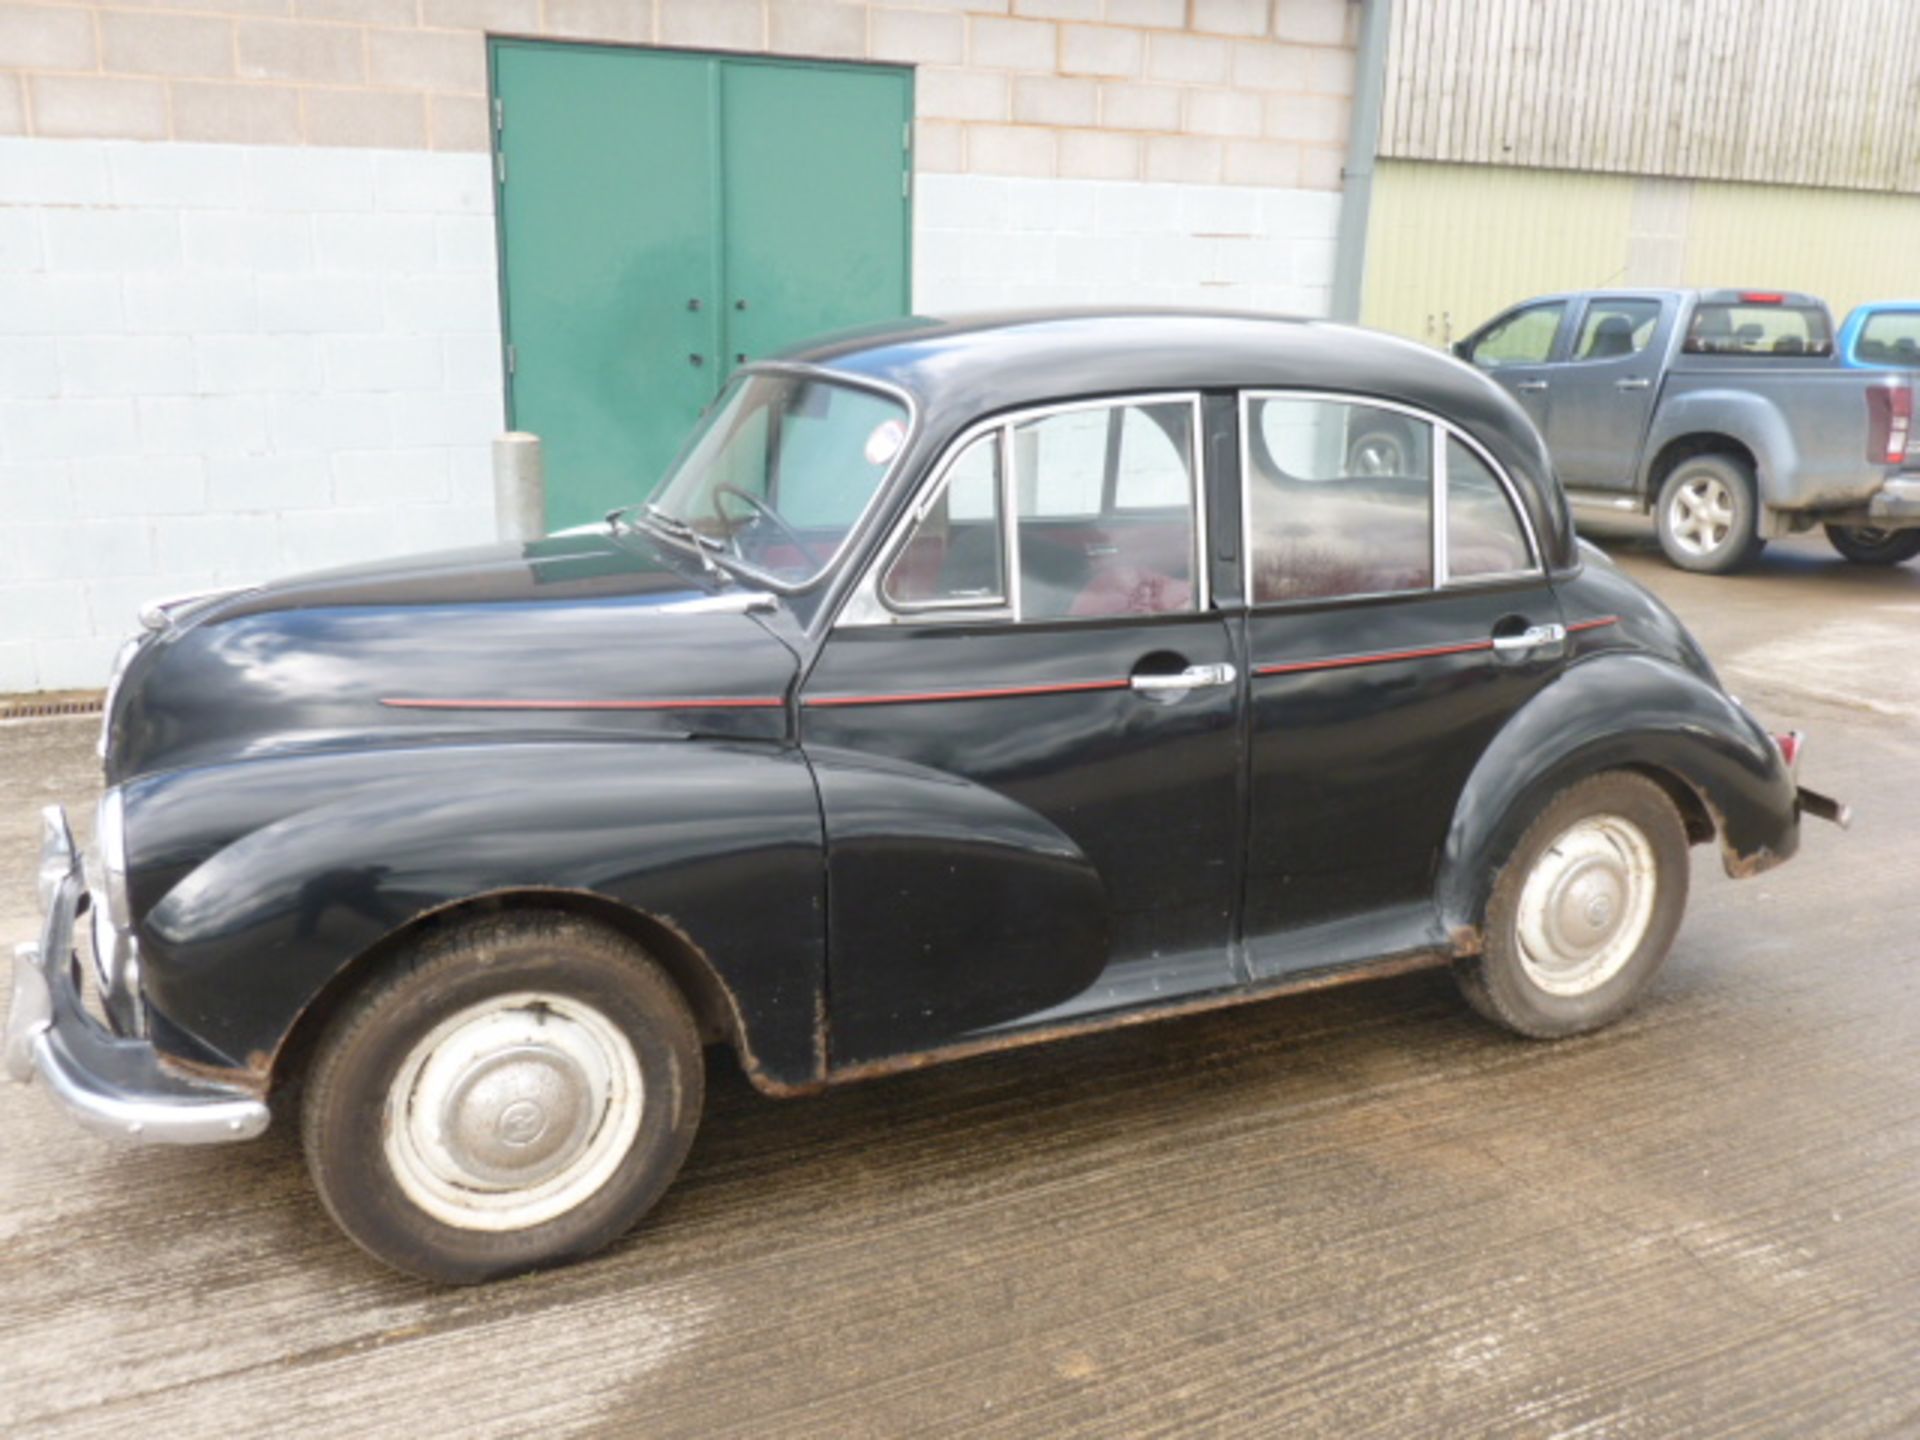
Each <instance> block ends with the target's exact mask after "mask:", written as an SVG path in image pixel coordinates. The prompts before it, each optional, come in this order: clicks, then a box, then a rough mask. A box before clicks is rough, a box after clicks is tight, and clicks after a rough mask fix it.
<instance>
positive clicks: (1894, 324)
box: [1853, 310, 1920, 369]
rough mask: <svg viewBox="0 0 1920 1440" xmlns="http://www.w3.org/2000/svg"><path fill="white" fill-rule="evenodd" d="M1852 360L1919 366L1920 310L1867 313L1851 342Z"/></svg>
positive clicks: (1877, 363)
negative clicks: (1852, 344)
mask: <svg viewBox="0 0 1920 1440" xmlns="http://www.w3.org/2000/svg"><path fill="white" fill-rule="evenodd" d="M1853 353H1854V356H1855V358H1856V359H1860V360H1865V361H1866V362H1867V363H1869V364H1871V365H1903V366H1906V367H1908V368H1910V369H1920V310H1882V311H1880V312H1879V313H1878V314H1876V315H1869V316H1868V317H1867V323H1866V324H1865V325H1862V326H1861V327H1860V338H1859V339H1858V340H1857V341H1855V342H1854V346H1853Z"/></svg>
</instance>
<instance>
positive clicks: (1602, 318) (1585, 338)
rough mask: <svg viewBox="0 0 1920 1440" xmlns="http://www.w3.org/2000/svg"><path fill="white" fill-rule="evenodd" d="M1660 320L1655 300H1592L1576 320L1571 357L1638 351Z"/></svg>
mask: <svg viewBox="0 0 1920 1440" xmlns="http://www.w3.org/2000/svg"><path fill="white" fill-rule="evenodd" d="M1659 323H1660V302H1659V301H1658V300H1594V301H1591V302H1589V303H1588V305H1587V313H1586V316H1585V317H1584V318H1583V319H1582V320H1581V321H1580V337H1579V339H1577V340H1576V341H1574V345H1573V358H1574V359H1575V360H1619V359H1622V358H1624V357H1625V356H1628V355H1638V354H1639V353H1640V352H1641V351H1642V350H1644V349H1646V348H1647V342H1648V341H1650V340H1652V339H1653V332H1654V329H1655V327H1657V326H1658V325H1659Z"/></svg>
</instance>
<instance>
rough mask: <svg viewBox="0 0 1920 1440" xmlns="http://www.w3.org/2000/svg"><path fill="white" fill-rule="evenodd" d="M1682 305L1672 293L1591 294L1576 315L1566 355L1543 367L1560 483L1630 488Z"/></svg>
mask: <svg viewBox="0 0 1920 1440" xmlns="http://www.w3.org/2000/svg"><path fill="white" fill-rule="evenodd" d="M1678 305H1679V302H1678V300H1676V299H1674V298H1671V297H1667V298H1660V297H1655V296H1648V295H1619V296H1613V295H1594V296H1589V297H1588V298H1587V299H1585V300H1584V301H1582V302H1581V304H1580V306H1579V308H1578V310H1577V312H1576V313H1575V314H1574V315H1573V316H1572V317H1571V320H1570V327H1569V328H1570V333H1571V335H1572V341H1571V344H1570V345H1569V346H1568V348H1567V353H1566V358H1565V359H1564V360H1561V361H1559V362H1557V363H1555V364H1552V365H1549V366H1548V367H1547V368H1546V379H1547V381H1548V383H1549V384H1550V385H1551V387H1552V390H1551V395H1552V407H1551V410H1550V412H1549V416H1548V421H1547V426H1546V437H1547V448H1548V449H1549V450H1551V451H1552V452H1553V467H1554V470H1555V472H1556V473H1557V474H1558V475H1559V477H1560V483H1561V484H1563V485H1566V486H1568V487H1570V488H1572V489H1578V490H1605V491H1620V492H1624V491H1627V490H1630V489H1632V488H1633V484H1634V481H1635V479H1636V477H1637V473H1638V465H1637V462H1638V460H1639V457H1640V442H1641V440H1642V439H1643V438H1644V437H1645V435H1646V433H1647V423H1648V421H1649V420H1650V419H1651V418H1652V416H1653V403H1654V400H1655V398H1656V397H1657V395H1658V393H1659V384H1660V362H1661V357H1662V356H1664V355H1665V354H1666V353H1667V339H1668V336H1669V335H1671V334H1672V330H1673V320H1674V312H1675V310H1676V309H1677V308H1678Z"/></svg>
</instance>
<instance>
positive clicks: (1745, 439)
mask: <svg viewBox="0 0 1920 1440" xmlns="http://www.w3.org/2000/svg"><path fill="white" fill-rule="evenodd" d="M1720 437H1724V438H1725V439H1726V440H1731V441H1733V442H1734V444H1733V445H1722V446H1720V447H1719V448H1721V449H1722V450H1733V449H1736V448H1742V449H1745V450H1746V451H1747V452H1748V453H1749V454H1751V455H1752V456H1753V458H1754V462H1755V468H1756V469H1757V470H1758V472H1759V473H1758V474H1757V475H1756V476H1755V482H1756V483H1757V484H1758V486H1759V490H1760V501H1761V503H1762V504H1763V505H1765V506H1767V507H1768V508H1777V507H1780V506H1792V505H1794V504H1797V503H1800V502H1799V501H1798V499H1797V498H1796V497H1795V496H1794V495H1792V494H1791V493H1790V487H1791V486H1792V484H1793V483H1794V479H1795V477H1796V476H1797V475H1798V473H1799V470H1800V456H1799V450H1798V447H1797V446H1796V445H1795V444H1794V439H1793V431H1792V429H1791V428H1790V427H1789V426H1788V424H1787V421H1786V417H1785V416H1783V415H1782V414H1781V413H1780V411H1779V410H1778V409H1777V408H1775V407H1774V406H1773V405H1771V404H1769V403H1768V402H1767V401H1766V400H1764V399H1762V398H1761V397H1760V396H1758V395H1755V394H1753V393H1751V392H1749V391H1743V390H1731V389H1727V390H1722V389H1711V390H1693V391H1689V392H1688V393H1686V394H1684V395H1674V396H1669V397H1664V398H1663V399H1662V401H1661V405H1660V411H1659V413H1658V414H1657V415H1656V416H1655V417H1654V421H1653V428H1652V429H1651V431H1650V432H1649V433H1648V435H1647V444H1646V449H1645V450H1644V451H1643V454H1644V455H1645V456H1646V460H1645V462H1644V463H1645V466H1646V470H1645V473H1643V474H1642V475H1641V477H1640V488H1641V492H1642V493H1643V494H1645V495H1646V496H1647V499H1648V501H1649V502H1651V501H1654V500H1657V499H1658V498H1659V496H1658V494H1657V493H1656V487H1657V486H1658V485H1659V483H1660V481H1661V479H1662V478H1663V477H1661V476H1660V475H1659V474H1657V473H1656V467H1658V466H1659V464H1660V457H1661V455H1662V453H1663V452H1664V451H1665V450H1666V449H1667V447H1668V446H1669V445H1671V444H1672V443H1673V442H1674V441H1676V440H1685V441H1687V442H1688V445H1687V449H1688V451H1689V452H1690V453H1695V454H1699V453H1706V452H1709V451H1711V450H1713V449H1714V448H1715V447H1714V446H1713V445H1712V444H1710V443H1707V442H1710V441H1712V440H1715V439H1719V438H1720ZM1695 441H1699V442H1700V443H1697V444H1696V443H1694V442H1695Z"/></svg>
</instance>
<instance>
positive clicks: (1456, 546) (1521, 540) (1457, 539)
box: [1447, 438, 1533, 580]
mask: <svg viewBox="0 0 1920 1440" xmlns="http://www.w3.org/2000/svg"><path fill="white" fill-rule="evenodd" d="M1532 566H1533V557H1532V556H1531V555H1530V554H1528V553H1527V537H1526V535H1525V533H1524V532H1523V531H1522V530H1521V529H1520V517H1519V516H1517V515H1515V514H1514V513H1513V502H1512V501H1511V500H1509V499H1508V498H1507V492H1506V489H1505V487H1504V486H1502V485H1501V483H1500V482H1499V480H1498V479H1496V478H1495V476H1494V473H1493V472H1492V471H1491V470H1489V469H1488V468H1487V462H1486V461H1484V460H1482V459H1481V458H1480V457H1479V455H1478V454H1476V453H1475V452H1474V451H1472V450H1470V449H1469V448H1467V447H1466V446H1465V445H1462V444H1461V443H1460V442H1459V441H1458V440H1455V439H1451V438H1449V439H1448V441H1447V577H1448V578H1449V579H1452V580H1461V579H1472V578H1473V577H1474V576H1476V575H1504V574H1508V573H1510V572H1512V571H1515V570H1527V569H1531V568H1532Z"/></svg>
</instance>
